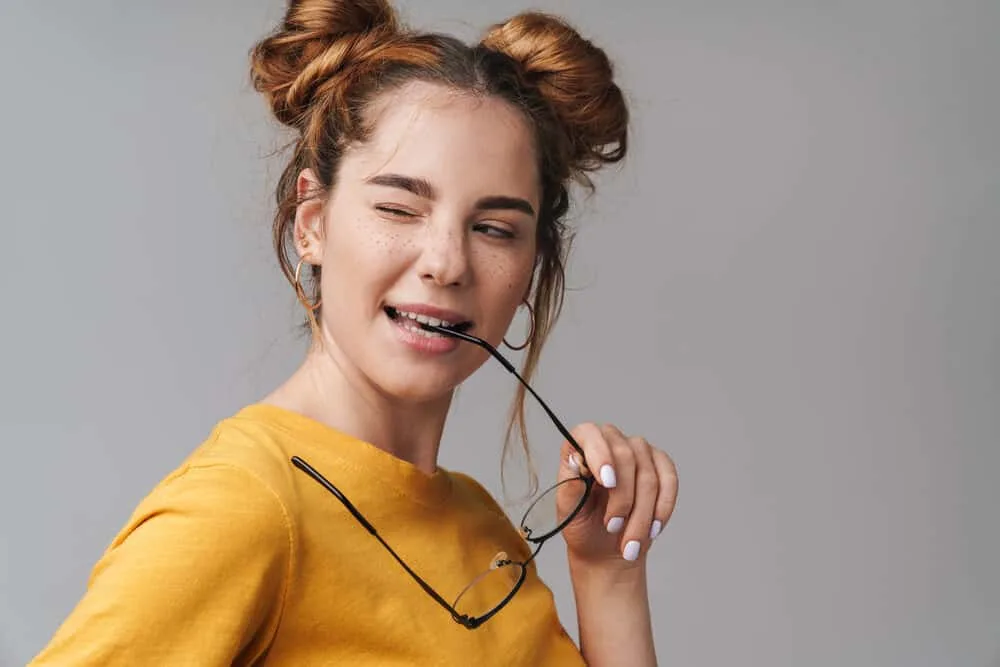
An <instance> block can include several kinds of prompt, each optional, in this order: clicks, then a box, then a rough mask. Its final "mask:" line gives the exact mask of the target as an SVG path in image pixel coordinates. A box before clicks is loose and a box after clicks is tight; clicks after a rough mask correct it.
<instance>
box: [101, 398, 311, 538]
mask: <svg viewBox="0 0 1000 667" xmlns="http://www.w3.org/2000/svg"><path fill="white" fill-rule="evenodd" d="M283 459H284V457H283V455H282V453H281V450H280V448H278V447H276V446H273V444H272V443H270V442H269V441H268V435H267V433H266V432H265V431H263V430H261V429H259V428H254V425H253V424H249V425H248V424H244V423H242V422H241V421H240V420H239V419H236V418H228V419H225V420H223V421H221V422H219V423H218V424H217V425H216V426H215V427H214V428H213V430H212V431H211V433H210V434H209V436H208V438H206V440H205V441H204V442H203V443H202V444H201V445H200V446H199V447H197V448H196V449H195V450H194V451H193V452H192V453H191V454H190V455H189V456H188V457H187V458H186V459H185V460H184V461H183V462H182V463H181V464H180V465H179V466H178V467H177V468H176V469H174V470H173V471H172V472H170V473H169V474H168V475H167V476H166V477H164V478H163V479H162V480H161V481H160V482H159V483H158V484H157V485H156V486H155V487H154V488H153V489H152V490H151V491H150V492H149V493H148V494H147V495H146V497H145V498H143V499H142V501H141V502H140V503H139V504H138V505H137V506H136V508H135V510H134V511H133V513H132V516H131V517H130V519H129V521H128V523H127V524H126V525H125V526H124V528H123V529H122V531H121V532H120V533H119V535H118V536H117V537H116V539H115V541H114V542H113V543H112V545H111V547H112V549H114V548H115V547H117V546H120V545H121V543H122V542H124V541H125V540H126V539H132V540H134V539H135V535H136V533H147V534H154V533H155V534H160V535H163V536H165V537H166V536H169V539H172V540H177V539H179V540H180V541H181V543H195V542H197V540H199V539H202V538H205V539H207V540H208V541H209V542H208V543H211V544H213V545H214V548H216V549H218V550H219V552H220V554H221V552H223V551H226V550H227V549H235V550H242V549H248V548H250V549H255V548H260V549H261V550H262V551H263V552H271V553H274V552H276V551H278V552H284V551H286V550H289V549H291V547H292V545H293V542H294V536H295V530H294V526H293V525H292V524H293V513H292V512H291V511H290V508H289V504H290V501H291V499H292V498H294V495H293V494H292V493H291V492H290V486H291V483H290V481H289V468H290V467H291V466H290V464H288V463H287V462H286V461H284V460H283ZM147 524H153V525H154V526H155V529H154V530H146V529H145V527H146V526H147Z"/></svg>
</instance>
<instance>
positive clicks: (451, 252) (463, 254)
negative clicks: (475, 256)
mask: <svg viewBox="0 0 1000 667" xmlns="http://www.w3.org/2000/svg"><path fill="white" fill-rule="evenodd" d="M423 236H424V238H423V247H422V248H421V252H420V258H419V260H418V264H417V270H418V271H419V273H420V277H421V279H422V280H424V281H426V282H429V283H432V284H434V285H437V286H440V287H457V286H461V285H463V284H465V283H466V282H467V281H468V279H469V248H468V240H467V237H466V234H465V233H464V224H457V223H447V222H441V223H439V224H429V225H426V226H425V227H424V235H423Z"/></svg>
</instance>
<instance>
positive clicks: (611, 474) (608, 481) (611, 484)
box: [601, 464, 618, 489]
mask: <svg viewBox="0 0 1000 667" xmlns="http://www.w3.org/2000/svg"><path fill="white" fill-rule="evenodd" d="M601 484H602V485H603V486H604V488H606V489H613V488H615V485H617V484H618V480H617V479H615V469H614V468H612V467H611V466H610V465H608V464H604V465H603V466H601Z"/></svg>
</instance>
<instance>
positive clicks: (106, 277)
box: [0, 0, 1000, 667]
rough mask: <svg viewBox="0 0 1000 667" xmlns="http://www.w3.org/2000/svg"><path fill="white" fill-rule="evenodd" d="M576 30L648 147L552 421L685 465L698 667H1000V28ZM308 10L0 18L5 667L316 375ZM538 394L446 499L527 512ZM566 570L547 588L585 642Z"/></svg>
mask: <svg viewBox="0 0 1000 667" xmlns="http://www.w3.org/2000/svg"><path fill="white" fill-rule="evenodd" d="M478 4H483V5H485V3H477V6H467V4H466V2H464V0H437V1H435V2H430V1H429V0H423V1H421V2H417V1H416V0H411V1H410V2H406V3H404V4H403V10H404V15H405V16H407V17H409V18H410V19H411V20H412V21H413V22H414V23H415V24H417V25H419V26H421V27H434V28H441V29H446V30H450V31H455V32H458V33H459V34H461V35H463V36H472V35H474V34H476V33H477V32H478V30H479V29H480V28H481V27H483V26H485V25H486V24H488V23H490V22H492V21H496V20H499V19H501V18H503V17H505V16H506V15H508V14H511V13H514V12H515V11H517V10H520V9H521V8H522V5H521V4H520V2H519V1H518V0H492V2H491V3H490V4H491V5H492V6H491V7H489V8H487V7H485V6H478ZM540 4H541V6H543V7H545V8H547V9H552V10H555V11H559V12H562V13H564V14H565V15H566V16H567V17H569V18H570V19H572V20H573V21H574V22H576V23H577V24H578V25H579V26H580V27H581V28H582V29H583V30H584V31H585V32H586V33H588V34H590V35H592V36H593V37H594V38H595V39H596V40H597V41H598V42H599V43H600V44H602V45H604V46H606V47H607V48H608V50H609V51H610V53H611V55H612V57H613V58H614V59H615V60H616V62H617V64H618V71H619V73H620V79H621V82H622V85H623V86H624V87H625V88H626V89H627V91H628V92H629V95H630V97H631V101H632V105H633V107H632V108H633V109H634V113H635V125H634V142H633V144H632V153H631V158H630V160H629V162H628V163H627V165H626V166H625V167H624V168H623V169H622V170H620V171H618V172H615V173H611V174H608V175H607V176H606V177H603V178H602V179H601V183H600V185H601V187H600V190H599V192H598V195H597V196H596V197H595V198H594V199H592V200H590V201H587V202H583V204H582V205H581V206H580V207H579V208H578V209H577V213H576V216H575V217H576V219H577V222H578V224H579V228H580V230H581V232H580V236H579V243H578V245H577V248H576V255H575V259H574V261H573V264H572V270H571V282H572V284H573V286H574V287H575V288H576V289H575V290H574V292H573V293H572V294H571V295H570V297H569V302H568V305H567V310H566V314H565V318H564V320H563V321H562V322H561V325H560V327H559V328H558V329H557V331H556V334H555V336H554V338H553V340H552V344H551V348H550V349H549V350H548V351H547V355H546V356H545V359H544V363H543V366H542V369H541V374H540V376H539V379H538V388H539V390H540V391H541V392H542V394H543V395H545V396H547V397H549V398H550V400H551V402H552V403H553V405H554V406H555V407H556V409H557V410H558V411H559V412H560V413H561V414H563V415H564V416H565V418H566V419H567V420H568V421H571V422H574V423H575V422H579V421H583V420H611V421H615V422H617V423H619V424H620V425H622V426H623V428H625V429H626V430H628V431H632V432H639V433H643V434H646V435H647V436H648V437H649V438H650V439H651V440H653V441H654V442H656V443H658V444H659V445H661V446H663V447H664V448H666V449H667V450H668V451H670V452H671V453H672V454H673V455H674V457H675V459H676V461H677V464H678V466H679V469H680V476H681V487H680V502H679V506H678V509H677V513H676V515H675V518H674V520H673V521H672V522H671V524H670V525H669V527H668V529H667V531H666V534H665V535H664V537H662V538H661V540H660V541H659V542H658V544H657V546H656V549H655V551H654V554H653V555H652V556H651V558H652V560H653V564H652V565H651V573H652V581H651V584H650V585H651V588H652V600H653V602H652V604H653V611H654V615H655V618H654V625H655V631H656V636H657V641H658V650H659V654H660V657H661V661H662V663H663V664H664V665H685V666H695V665H705V666H717V665H733V664H744V665H768V666H775V665H846V664H850V665H857V666H862V665H900V666H902V665H906V666H908V667H909V666H919V665H934V666H943V665H974V666H987V665H990V666H996V665H1000V565H998V564H1000V519H998V514H1000V513H998V504H1000V490H998V488H1000V484H998V482H997V479H996V478H997V476H998V473H1000V449H998V447H997V440H998V434H1000V353H998V343H1000V303H998V291H1000V290H998V287H1000V261H998V260H997V259H996V257H995V256H996V255H997V253H998V250H1000V245H998V243H1000V224H998V210H1000V133H998V131H997V120H996V119H997V118H1000V83H998V75H997V65H996V63H997V62H1000V43H998V39H997V34H998V32H1000V3H997V2H996V1H995V0H990V1H986V0H983V1H981V2H975V1H971V0H963V1H957V0H952V1H950V2H945V1H944V0H940V1H936V2H935V1H931V0H923V1H919V2H918V1H913V2H903V1H901V0H877V1H872V0H851V1H844V2H828V1H827V2H816V1H813V2H798V3H792V2H782V1H780V0H758V1H756V2H746V1H745V0H683V1H676V2H665V3H661V4H656V5H654V3H652V2H646V3H642V2H638V1H635V2H627V1H626V2H615V3H609V2H606V1H605V0H588V1H573V2H570V1H569V0H564V1H563V2H558V1H556V0H551V1H549V2H544V3H540ZM281 10H282V4H281V3H280V2H278V1H277V0H267V1H265V0H257V1H255V2H248V1H247V0H214V1H212V2H207V1H199V2H194V1H193V0H190V1H187V2H175V3H163V2H151V1H149V0H146V1H142V2H139V1H132V2H121V1H113V0H92V1H91V2H86V3H82V2H76V1H75V0H58V1H56V0H52V1H49V2H38V1H37V0H3V2H2V3H0V86H2V92H0V99H2V103H0V139H2V144H0V145H2V149H0V194H2V197H0V202H2V209H0V210H2V212H0V218H2V221H3V222H2V225H3V234H2V249H3V257H2V261H0V277H2V282H0V299H2V304H3V305H2V309H0V312H2V317H3V326H2V328H0V342H2V345H0V444H2V448H3V449H2V453H3V458H2V463H0V489H2V490H0V522H2V526H3V550H2V552H0V558H2V563H0V565H2V567H0V663H2V664H4V665H16V664H22V663H23V662H25V661H26V660H28V659H29V657H30V656H32V655H33V654H34V653H35V652H36V651H37V650H38V649H39V648H40V647H41V646H42V645H43V644H44V643H45V642H46V640H47V639H48V638H49V637H50V635H51V634H52V632H54V630H55V629H56V627H57V625H58V624H59V622H60V621H61V620H62V619H63V618H64V617H65V615H66V614H67V613H68V612H69V610H70V609H71V607H72V605H73V604H74V603H75V601H76V600H77V599H78V598H79V597H80V595H81V594H82V593H83V590H84V584H85V581H86V577H87V574H88V572H89V570H90V568H91V566H92V565H93V563H94V561H95V560H96V559H97V558H98V556H99V555H100V553H101V551H102V550H103V549H104V547H105V546H106V545H107V543H108V541H109V540H110V539H111V538H112V536H113V535H114V533H115V531H116V530H117V529H118V528H119V527H120V526H121V524H122V523H123V522H124V521H125V519H126V518H127V516H128V514H129V513H130V512H131V510H132V508H133V507H134V505H135V504H136V503H137V502H138V501H139V499H140V498H141V497H142V496H143V495H144V494H145V493H146V492H147V491H148V490H149V489H150V488H151V487H152V486H153V485H154V484H155V483H156V481H157V480H159V479H160V478H161V477H162V476H163V475H164V474H166V473H167V472H168V471H169V470H170V469H171V468H173V467H174V466H175V465H176V464H177V463H178V462H179V461H180V460H181V459H182V458H183V457H184V456H185V454H186V453H187V452H188V451H189V450H190V449H192V448H193V447H194V446H196V445H197V444H198V443H199V442H200V441H201V439H202V438H203V437H204V436H205V435H206V434H207V432H208V429H209V428H210V427H211V426H212V424H213V423H214V422H215V421H216V420H218V419H220V418H222V417H224V416H226V415H228V414H229V413H231V412H232V411H234V410H236V409H238V408H239V407H240V406H241V405H243V404H245V403H247V402H250V401H253V400H254V399H256V398H257V397H259V396H260V395H261V394H263V393H264V392H265V391H267V390H269V389H270V388H271V387H272V386H274V385H275V383H277V382H278V381H279V380H281V379H282V378H284V377H285V375H286V374H288V373H289V372H291V370H292V369H293V368H294V366H295V365H296V364H297V362H298V360H299V359H300V356H301V353H302V349H303V339H302V338H301V337H300V336H299V335H298V333H297V332H296V330H295V324H296V323H297V322H298V318H299V315H300V313H299V310H298V308H297V306H296V304H295V302H294V299H293V296H292V294H291V291H290V290H289V289H288V287H287V286H286V285H285V284H284V282H283V280H282V279H281V278H280V277H279V274H278V272H277V270H276V268H275V263H274V260H273V259H272V256H271V251H270V248H269V245H268V244H269V241H268V225H269V216H270V212H271V210H272V209H271V196H272V195H271V192H272V190H271V185H272V183H273V181H274V179H275V178H276V176H277V173H278V171H279V168H280V162H279V161H278V160H274V159H268V153H269V151H271V150H272V149H274V148H275V147H276V146H277V145H278V139H279V135H278V134H276V132H275V128H274V125H272V124H271V123H270V121H269V120H268V118H267V116H266V114H265V109H264V105H263V103H262V102H261V101H260V100H259V99H258V98H257V97H256V96H255V94H254V93H252V91H250V90H249V86H248V85H247V83H246V52H247V50H248V49H249V47H250V46H251V44H252V43H253V40H254V39H255V38H257V37H259V36H260V35H261V34H263V32H264V31H265V30H267V29H268V28H269V27H270V26H271V25H272V23H273V22H274V21H275V20H276V19H277V18H278V17H279V15H280V13H281ZM991 119H992V120H991ZM512 389H513V385H512V384H511V382H510V378H509V377H508V376H506V375H504V374H503V373H502V372H501V371H498V370H496V368H495V367H492V366H488V367H486V368H484V370H483V371H482V372H480V373H479V374H477V375H476V376H475V377H474V378H473V380H471V381H470V382H469V383H467V385H466V387H465V388H464V389H463V390H462V392H461V395H460V399H459V401H458V403H457V410H456V411H455V414H454V416H453V418H452V420H451V422H450V423H449V427H448V431H447V434H446V444H445V447H444V451H443V463H444V465H446V466H448V467H453V468H458V469H462V470H466V471H469V472H471V473H473V474H474V475H476V476H477V477H479V478H480V479H482V480H483V481H484V482H485V483H486V484H487V485H488V486H489V487H490V488H491V489H493V490H494V491H499V480H498V466H497V464H498V456H499V454H498V452H499V443H500V432H501V426H502V423H503V415H504V412H505V407H506V401H507V399H508V397H509V395H510V392H511V391H512ZM533 424H534V425H535V428H534V432H535V435H536V437H535V448H536V451H537V452H538V458H539V459H540V460H543V461H544V463H545V466H546V468H547V469H551V463H552V461H551V456H546V453H548V454H551V451H552V450H553V449H554V448H555V446H556V445H557V440H556V438H555V437H554V434H553V433H552V432H551V430H549V429H548V427H547V426H546V424H545V422H544V420H542V419H540V418H539V416H538V415H534V416H533ZM560 551H561V550H560V549H552V550H550V551H548V552H547V554H546V557H545V559H544V560H543V563H542V570H543V575H544V576H546V577H547V578H548V581H549V582H550V583H551V585H552V586H553V588H554V589H555V592H556V595H557V599H558V603H559V605H560V608H561V610H562V612H563V613H564V618H565V621H566V624H567V626H568V627H569V628H570V629H571V631H572V632H574V633H575V617H574V615H573V607H572V604H573V603H572V596H571V590H570V587H569V580H568V577H567V575H566V573H565V570H564V567H565V562H564V556H563V555H562V554H561V553H560Z"/></svg>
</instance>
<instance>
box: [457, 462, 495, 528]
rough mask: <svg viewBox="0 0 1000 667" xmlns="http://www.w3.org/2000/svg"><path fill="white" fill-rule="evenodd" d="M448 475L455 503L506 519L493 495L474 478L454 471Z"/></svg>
mask: <svg viewBox="0 0 1000 667" xmlns="http://www.w3.org/2000/svg"><path fill="white" fill-rule="evenodd" d="M448 475H449V476H450V477H451V480H452V489H453V497H454V500H455V502H458V503H462V504H465V505H469V506H479V507H480V508H481V509H486V510H489V511H490V512H492V513H494V514H497V515H499V516H501V517H503V518H504V519H508V517H507V513H506V512H504V509H503V507H501V505H500V503H499V502H498V501H497V499H496V498H494V497H493V494H491V493H490V492H489V490H487V489H486V487H485V486H483V485H482V484H481V483H480V482H479V481H478V480H476V479H475V478H474V477H472V476H471V475H467V474H465V473H462V472H455V471H449V472H448Z"/></svg>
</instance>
